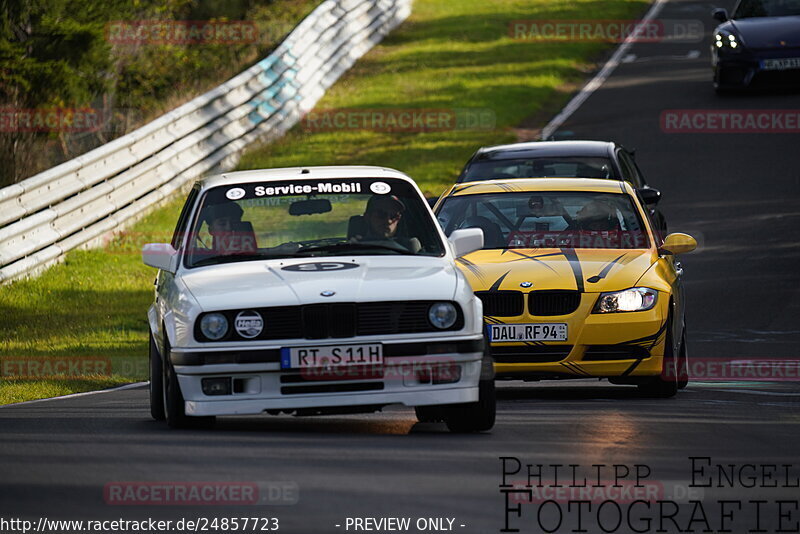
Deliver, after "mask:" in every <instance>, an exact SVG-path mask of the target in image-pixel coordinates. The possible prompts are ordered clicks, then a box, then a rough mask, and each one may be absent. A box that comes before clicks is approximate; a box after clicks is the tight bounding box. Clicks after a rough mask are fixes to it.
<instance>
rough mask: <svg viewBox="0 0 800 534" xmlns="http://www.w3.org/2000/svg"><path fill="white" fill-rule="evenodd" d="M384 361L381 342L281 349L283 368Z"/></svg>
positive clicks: (373, 363)
mask: <svg viewBox="0 0 800 534" xmlns="http://www.w3.org/2000/svg"><path fill="white" fill-rule="evenodd" d="M382 363H383V346H382V345H381V344H380V343H373V344H369V345H322V346H319V347H293V348H282V349H281V368H282V369H309V368H313V367H330V368H333V367H347V366H350V365H379V364H382Z"/></svg>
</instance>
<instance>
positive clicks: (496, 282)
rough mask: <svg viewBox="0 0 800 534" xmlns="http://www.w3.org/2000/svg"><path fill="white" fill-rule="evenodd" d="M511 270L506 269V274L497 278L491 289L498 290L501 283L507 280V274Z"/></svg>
mask: <svg viewBox="0 0 800 534" xmlns="http://www.w3.org/2000/svg"><path fill="white" fill-rule="evenodd" d="M510 272H511V271H506V274H504V275H503V276H501V277H500V278H498V279H497V280H495V281H494V284H492V287H490V288H489V291H498V290H499V289H500V284H502V283H503V280H505V278H506V276H508V273H510Z"/></svg>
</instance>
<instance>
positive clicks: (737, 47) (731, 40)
mask: <svg viewBox="0 0 800 534" xmlns="http://www.w3.org/2000/svg"><path fill="white" fill-rule="evenodd" d="M714 47H715V48H716V49H717V50H719V51H723V50H724V51H725V52H741V50H742V43H741V42H740V40H739V38H738V37H736V35H734V34H732V33H728V32H717V33H716V34H714Z"/></svg>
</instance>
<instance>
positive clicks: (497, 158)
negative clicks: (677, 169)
mask: <svg viewBox="0 0 800 534" xmlns="http://www.w3.org/2000/svg"><path fill="white" fill-rule="evenodd" d="M508 178H605V179H608V180H620V181H625V182H629V183H630V184H631V185H632V186H633V187H634V188H635V189H636V191H637V192H638V194H639V196H640V197H641V199H642V202H643V203H644V204H646V205H647V207H648V209H649V211H650V216H651V217H652V219H653V224H654V226H655V227H656V228H657V229H658V230H659V231H660V232H661V233H662V235H666V231H667V221H666V219H665V218H664V215H663V214H662V213H661V212H660V211H659V210H658V209H657V208H656V204H658V201H659V200H660V198H661V192H660V191H659V190H658V189H655V188H653V187H650V186H649V185H647V182H646V181H645V179H644V175H643V174H642V171H641V170H640V169H639V167H638V165H636V161H635V159H634V155H633V152H630V151H628V150H626V149H625V148H624V147H623V146H622V145H619V144H617V143H614V142H607V141H537V142H529V143H515V144H511V145H499V146H490V147H483V148H480V149H478V151H477V152H475V154H473V156H472V157H471V158H470V159H469V161H467V164H466V165H465V166H464V170H462V171H461V174H460V175H459V177H458V179H457V180H456V182H457V183H464V182H477V181H482V180H496V179H508Z"/></svg>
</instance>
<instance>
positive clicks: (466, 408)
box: [444, 379, 496, 434]
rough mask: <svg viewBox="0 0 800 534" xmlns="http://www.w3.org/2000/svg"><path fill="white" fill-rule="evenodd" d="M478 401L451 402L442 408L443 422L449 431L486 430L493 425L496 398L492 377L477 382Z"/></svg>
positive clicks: (470, 431)
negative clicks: (451, 403)
mask: <svg viewBox="0 0 800 534" xmlns="http://www.w3.org/2000/svg"><path fill="white" fill-rule="evenodd" d="M478 392H479V393H478V402H470V403H466V404H453V405H450V406H445V407H444V408H445V409H444V422H445V423H446V424H447V429H448V430H450V432H457V433H462V434H463V433H472V432H486V431H487V430H491V428H492V427H493V426H494V420H495V413H496V398H495V390H494V379H491V380H481V381H480V382H479V384H478Z"/></svg>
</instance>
